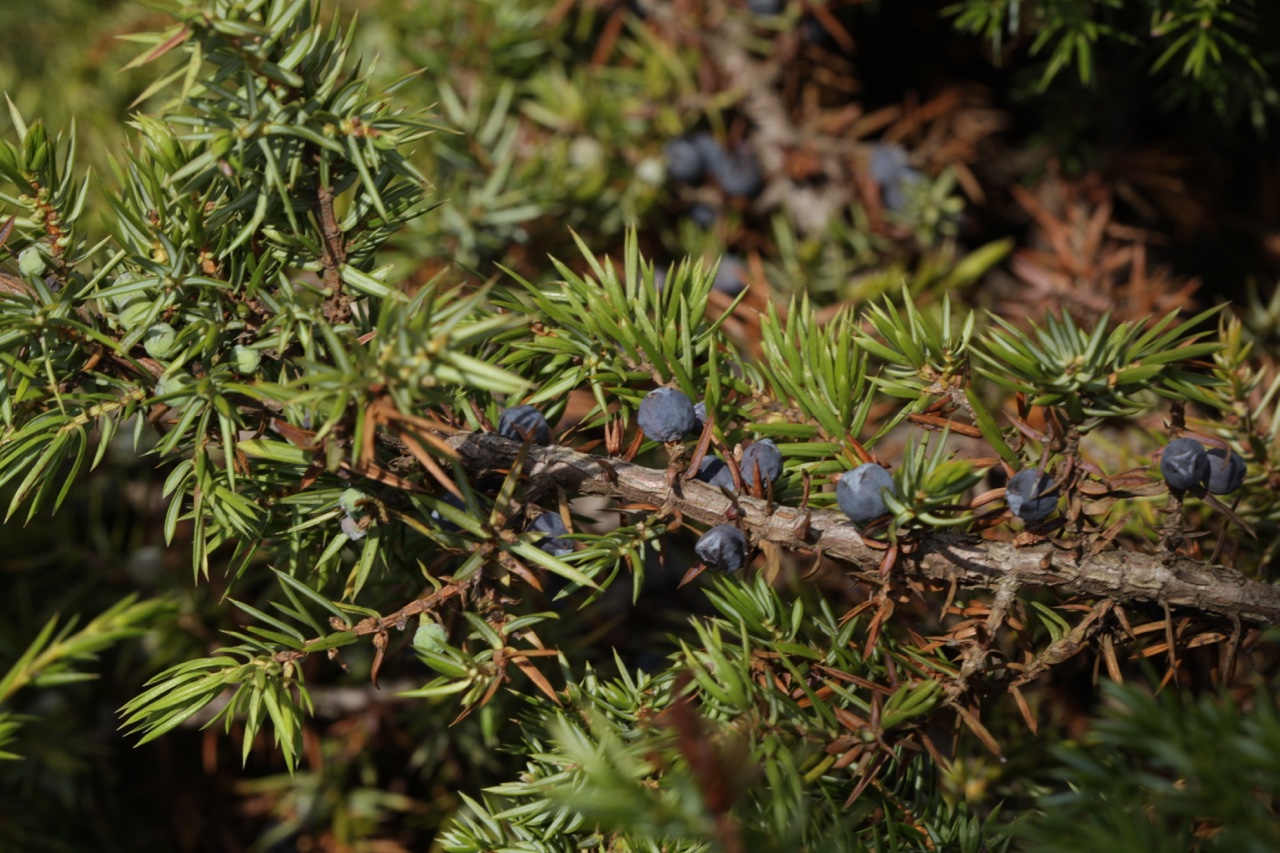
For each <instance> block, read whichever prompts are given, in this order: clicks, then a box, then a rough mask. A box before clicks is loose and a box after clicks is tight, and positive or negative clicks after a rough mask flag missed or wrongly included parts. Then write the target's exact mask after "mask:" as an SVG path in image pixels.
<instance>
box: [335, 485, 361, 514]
mask: <svg viewBox="0 0 1280 853" xmlns="http://www.w3.org/2000/svg"><path fill="white" fill-rule="evenodd" d="M368 499H369V496H368V495H366V494H365V493H364V492H362V491H360V490H359V489H347V490H346V491H345V492H343V493H342V497H340V498H338V506H340V507H342V511H343V512H345V513H346V514H347V515H349V516H351V517H352V518H358V517H360V516H362V515H364V507H362V506H360V502H361V501H367V500H368Z"/></svg>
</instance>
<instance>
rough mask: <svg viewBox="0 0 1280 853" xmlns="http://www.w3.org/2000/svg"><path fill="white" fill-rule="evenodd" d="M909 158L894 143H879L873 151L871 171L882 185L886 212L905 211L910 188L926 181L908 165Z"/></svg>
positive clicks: (905, 152)
mask: <svg viewBox="0 0 1280 853" xmlns="http://www.w3.org/2000/svg"><path fill="white" fill-rule="evenodd" d="M907 157H908V155H907V150H906V149H905V148H903V147H902V146H901V145H895V144H893V143H879V144H877V145H875V146H873V147H872V149H871V162H870V164H869V166H870V168H869V171H870V172H871V177H872V178H873V179H874V180H875V182H876V183H877V184H879V185H880V193H881V195H882V196H883V197H884V208H885V210H888V211H891V212H898V211H901V210H903V209H904V208H905V207H906V206H907V197H908V191H909V187H911V186H912V185H913V184H917V183H919V182H920V181H923V180H924V175H922V174H921V173H920V172H918V171H916V170H915V169H913V168H911V167H910V166H909V165H907Z"/></svg>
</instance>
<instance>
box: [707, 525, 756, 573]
mask: <svg viewBox="0 0 1280 853" xmlns="http://www.w3.org/2000/svg"><path fill="white" fill-rule="evenodd" d="M748 550H749V548H748V546H747V537H746V536H745V535H744V534H743V532H742V531H741V530H739V529H738V528H736V527H734V526H733V525H732V524H717V525H716V526H715V527H713V528H711V529H710V530H708V531H707V532H706V533H704V534H702V535H701V536H700V537H698V542H697V544H696V545H694V546H693V551H694V553H695V554H697V555H698V559H699V560H701V561H702V562H704V563H706V564H707V565H708V566H710V567H711V568H713V569H718V570H720V571H722V572H736V571H738V570H739V569H741V568H742V567H743V566H744V565H746V563H747V551H748Z"/></svg>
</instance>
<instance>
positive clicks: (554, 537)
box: [526, 512, 573, 557]
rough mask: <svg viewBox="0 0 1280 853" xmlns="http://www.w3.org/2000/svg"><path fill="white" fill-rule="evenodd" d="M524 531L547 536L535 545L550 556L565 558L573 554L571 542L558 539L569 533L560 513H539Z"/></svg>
mask: <svg viewBox="0 0 1280 853" xmlns="http://www.w3.org/2000/svg"><path fill="white" fill-rule="evenodd" d="M526 529H527V530H533V531H536V532H538V533H545V534H547V535H546V536H544V537H542V538H541V539H539V540H538V541H537V543H535V544H537V546H538V547H539V548H541V549H542V550H543V551H546V552H547V553H548V554H550V555H551V556H553V557H566V556H568V555H569V554H572V553H573V540H571V539H561V538H559V537H561V536H564V535H566V534H568V532H569V529H568V528H567V527H565V526H564V519H562V518H561V517H560V513H558V512H544V513H540V514H539V515H538V517H537V518H535V519H534V520H533V521H532V522H531V523H530V524H529V527H528V528H526Z"/></svg>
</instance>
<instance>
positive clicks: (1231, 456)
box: [1205, 447, 1245, 495]
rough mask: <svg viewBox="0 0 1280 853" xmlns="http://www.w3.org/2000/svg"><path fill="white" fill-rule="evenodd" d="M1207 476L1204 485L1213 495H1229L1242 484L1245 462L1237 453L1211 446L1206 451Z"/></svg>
mask: <svg viewBox="0 0 1280 853" xmlns="http://www.w3.org/2000/svg"><path fill="white" fill-rule="evenodd" d="M1207 455H1208V457H1209V477H1208V479H1207V480H1206V483H1205V485H1207V486H1208V488H1209V491H1210V492H1211V493H1213V494H1215V495H1229V494H1231V493H1232V492H1234V491H1237V490H1239V488H1240V487H1241V486H1243V485H1244V475H1245V464H1244V459H1243V458H1242V457H1241V456H1240V454H1239V453H1236V452H1235V451H1233V450H1223V449H1222V448H1221V447H1212V448H1210V449H1209V452H1208V454H1207Z"/></svg>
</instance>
